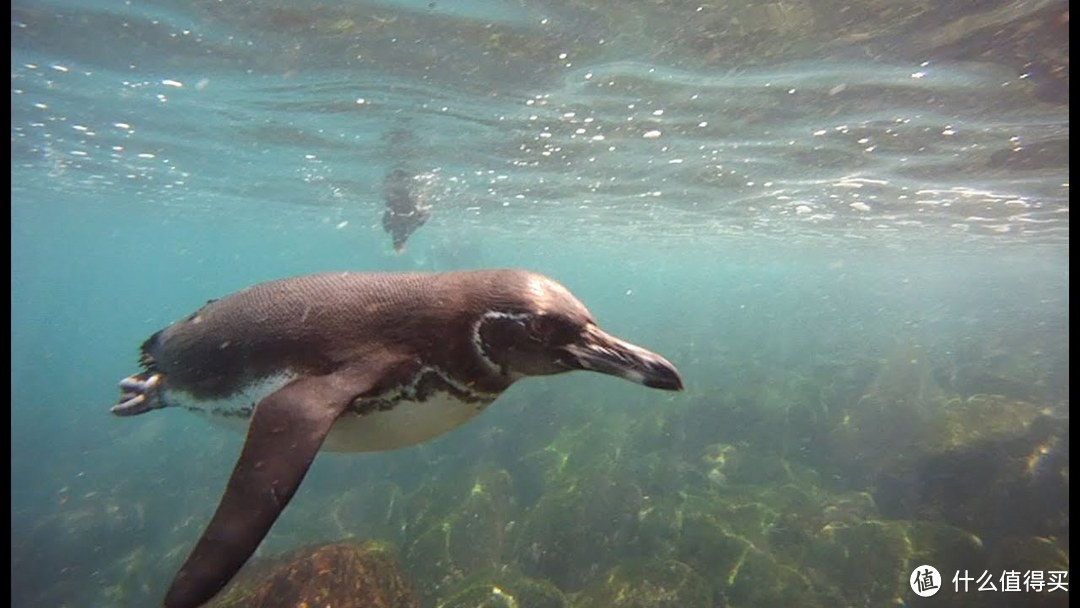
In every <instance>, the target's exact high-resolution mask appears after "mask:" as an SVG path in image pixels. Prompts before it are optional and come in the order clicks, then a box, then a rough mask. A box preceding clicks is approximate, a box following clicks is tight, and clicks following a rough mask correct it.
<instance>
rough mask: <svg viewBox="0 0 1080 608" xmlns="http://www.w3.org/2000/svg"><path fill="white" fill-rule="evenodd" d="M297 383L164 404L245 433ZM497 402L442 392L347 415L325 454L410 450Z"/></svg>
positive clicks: (284, 380) (264, 382) (176, 396)
mask: <svg viewBox="0 0 1080 608" xmlns="http://www.w3.org/2000/svg"><path fill="white" fill-rule="evenodd" d="M296 378H297V375H296V374H293V373H282V374H278V375H275V376H271V377H267V378H263V379H261V380H259V381H258V382H255V383H252V384H251V385H249V386H247V387H246V388H244V390H242V391H240V392H238V393H236V394H234V395H230V396H229V397H227V398H222V399H213V400H207V399H195V398H194V397H192V396H191V395H190V394H189V393H186V392H183V391H176V390H168V389H166V391H165V393H164V398H165V400H166V402H167V403H168V404H169V405H170V406H178V407H182V408H185V409H188V410H192V411H195V412H198V413H200V414H205V415H206V416H207V417H208V418H209V419H210V420H211V421H212V422H213V423H214V424H217V425H219V426H222V427H225V428H228V429H231V430H234V431H237V432H241V433H243V432H245V431H246V430H247V424H248V422H249V420H250V418H251V412H252V411H253V410H254V408H255V404H257V403H258V402H259V401H261V400H262V399H263V398H264V397H266V396H267V395H269V394H271V393H273V392H275V391H277V390H279V389H281V388H282V387H284V386H285V385H286V384H288V383H290V382H292V381H293V380H295V379H296ZM493 400H494V399H492V400H491V401H493ZM491 401H472V402H467V401H460V400H458V399H456V398H454V396H453V395H451V394H450V393H446V392H438V393H435V394H433V395H431V396H430V397H429V398H428V399H427V400H426V401H413V400H408V399H402V400H401V401H398V402H397V403H395V404H394V407H393V408H391V409H385V410H373V411H369V412H366V413H364V414H356V413H353V412H349V411H347V412H345V413H344V414H343V415H342V416H341V418H339V419H338V420H337V422H335V423H334V426H333V427H331V429H330V433H329V434H328V435H327V436H326V440H325V441H324V442H323V446H322V449H323V450H324V451H330V452H377V451H381V450H393V449H397V448H403V447H408V446H410V445H415V444H417V443H421V442H423V441H427V440H428V439H431V438H434V437H438V436H439V435H442V434H444V433H446V432H449V431H451V430H453V429H454V428H456V427H458V426H461V425H462V424H465V423H466V422H468V421H469V420H471V419H472V418H474V417H476V416H477V415H478V414H480V413H481V412H483V411H484V409H485V408H487V406H488V405H490V404H491Z"/></svg>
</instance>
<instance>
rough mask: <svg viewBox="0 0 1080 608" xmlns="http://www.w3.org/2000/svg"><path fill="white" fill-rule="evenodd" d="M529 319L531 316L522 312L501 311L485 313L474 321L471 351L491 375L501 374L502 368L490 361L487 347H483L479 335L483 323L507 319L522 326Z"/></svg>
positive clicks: (481, 338)
mask: <svg viewBox="0 0 1080 608" xmlns="http://www.w3.org/2000/svg"><path fill="white" fill-rule="evenodd" d="M531 317H532V315H530V314H528V313H523V312H501V311H498V310H491V311H488V312H485V313H484V314H483V315H481V317H480V318H479V319H477V320H476V323H473V326H472V344H473V350H475V351H476V356H477V357H479V358H480V360H481V361H483V362H484V365H485V366H486V367H487V368H488V370H489V371H491V372H493V373H496V374H501V373H502V368H501V367H499V364H498V363H495V361H493V360H492V359H491V356H490V355H488V352H487V347H486V346H485V345H484V337H483V336H481V335H480V328H481V327H483V325H484V323H485V322H487V321H490V320H491V319H508V320H511V321H517V322H518V323H522V324H524V323H526V322H527V321H528V320H529V319H530V318H531Z"/></svg>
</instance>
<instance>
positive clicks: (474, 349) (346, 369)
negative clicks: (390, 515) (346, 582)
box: [112, 270, 683, 608]
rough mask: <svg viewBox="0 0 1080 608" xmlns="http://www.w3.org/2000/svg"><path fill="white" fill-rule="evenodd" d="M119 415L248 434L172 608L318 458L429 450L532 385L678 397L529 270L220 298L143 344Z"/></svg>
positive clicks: (257, 289) (217, 575)
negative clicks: (581, 376) (611, 381)
mask: <svg viewBox="0 0 1080 608" xmlns="http://www.w3.org/2000/svg"><path fill="white" fill-rule="evenodd" d="M141 363H142V367H143V371H142V372H140V373H138V374H135V375H133V376H130V377H128V378H125V379H124V380H122V381H120V389H121V393H122V394H121V397H120V400H119V402H118V403H117V404H116V405H115V406H113V408H112V412H113V413H114V414H117V415H120V416H131V415H136V414H142V413H145V412H148V411H151V410H154V409H158V408H162V407H184V408H188V409H192V410H196V411H201V412H204V413H207V414H209V415H214V416H225V417H229V418H232V419H234V420H235V419H239V420H247V421H248V423H247V438H246V440H245V442H244V446H243V448H242V450H241V452H240V457H239V459H238V460H237V462H236V465H235V467H234V469H233V472H232V475H231V477H230V479H229V481H228V484H227V486H226V488H225V492H224V495H223V496H222V498H221V502H220V504H219V505H218V508H217V511H216V512H215V513H214V516H213V518H212V519H211V521H210V524H209V525H208V526H207V528H206V530H205V531H204V532H203V534H202V537H201V538H200V539H199V541H198V543H197V544H196V545H195V548H194V550H193V551H192V553H191V555H190V556H189V557H188V559H187V562H185V563H184V565H183V567H182V568H181V569H180V572H179V573H178V574H177V576H176V578H175V579H174V580H173V583H172V586H171V587H170V589H169V591H168V593H167V595H166V598H165V606H166V607H167V608H192V607H195V606H199V605H201V604H203V603H204V602H206V601H208V600H209V599H210V598H211V597H213V596H214V595H215V594H217V593H218V591H220V590H221V589H222V588H223V587H224V586H225V585H226V584H227V583H228V582H229V580H230V579H232V577H233V575H235V574H236V572H237V571H238V570H239V569H240V567H241V566H242V565H243V564H244V562H246V561H247V559H248V558H249V557H250V556H251V554H252V553H253V552H254V551H255V549H256V547H258V545H259V543H260V542H261V541H262V539H263V537H265V536H266V534H267V532H268V531H269V530H270V527H271V526H272V525H273V523H274V521H275V520H276V519H277V518H278V515H280V514H281V511H282V510H283V509H284V508H285V506H286V505H287V504H288V503H289V500H290V499H291V498H292V496H293V494H294V493H295V492H296V489H297V487H298V486H299V485H300V482H301V480H302V479H303V478H304V475H305V474H306V473H307V470H308V467H309V466H310V465H311V462H312V460H313V459H314V458H315V454H316V453H317V452H318V451H319V450H320V449H328V450H342V451H344V450H348V451H374V450H390V449H394V448H400V447H404V446H409V445H413V444H416V443H419V442H422V441H425V440H427V439H431V438H432V437H436V436H438V435H441V434H443V433H446V432H447V431H449V430H451V429H453V428H455V427H457V426H459V425H461V424H463V423H465V422H466V421H468V420H469V419H470V418H473V417H474V416H476V415H477V414H479V413H480V412H482V411H483V410H484V409H485V408H486V407H487V406H488V405H489V404H490V403H491V402H492V401H494V400H495V399H496V398H497V397H498V396H499V395H500V394H501V393H502V392H503V391H505V390H506V389H507V388H508V387H509V386H510V385H511V384H512V383H514V382H515V381H516V380H518V379H520V378H524V377H526V376H543V375H550V374H559V373H563V372H568V371H572V370H591V371H595V372H600V373H603V374H610V375H613V376H618V377H621V378H625V379H627V380H630V381H632V382H636V383H638V384H642V385H645V386H648V387H652V388H658V389H663V390H681V389H682V387H683V383H682V379H681V377H680V376H679V372H678V371H677V370H676V369H675V367H674V366H673V365H672V364H671V363H669V362H668V361H667V360H666V359H664V358H663V357H661V356H660V355H657V354H655V353H652V352H650V351H648V350H645V349H643V348H641V347H638V346H634V345H633V344H630V343H628V342H624V341H622V340H620V339H618V338H616V337H614V336H612V335H610V334H608V333H606V332H604V331H603V330H601V329H600V327H599V326H597V324H596V321H595V320H594V319H593V317H592V315H590V314H589V311H588V310H586V309H585V306H583V305H582V304H581V302H579V301H578V300H577V298H575V297H574V296H573V294H571V293H570V292H569V291H568V290H567V289H566V288H565V287H563V286H562V285H560V284H559V283H557V282H555V281H554V280H552V279H550V278H547V277H545V276H542V275H538V274H534V273H531V272H526V271H522V270H479V271H465V272H451V273H442V274H438V273H434V274H424V273H406V274H389V273H387V274H383V273H347V272H342V273H328V274H316V275H308V276H301V277H295V278H290V279H283V280H279V281H272V282H269V283H261V284H258V285H255V286H253V287H249V288H247V289H244V290H243V291H240V292H237V293H235V294H233V295H230V296H227V297H225V298H222V299H219V300H214V301H211V302H210V303H208V304H207V305H206V306H204V307H203V308H201V309H200V310H199V311H197V312H196V313H194V314H192V315H191V316H189V317H187V318H186V319H184V320H182V321H179V322H177V323H174V324H173V325H170V326H169V327H167V328H165V329H163V330H161V331H159V332H157V333H155V334H154V335H153V336H151V337H150V338H149V339H148V340H147V341H146V342H145V343H144V344H143V345H142V358H141Z"/></svg>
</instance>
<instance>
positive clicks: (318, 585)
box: [211, 542, 420, 608]
mask: <svg viewBox="0 0 1080 608" xmlns="http://www.w3.org/2000/svg"><path fill="white" fill-rule="evenodd" d="M211 606H214V607H215V608H231V607H236V608H240V607H243V608H277V607H281V608H285V607H290V608H292V607H295V606H312V607H315V606H333V607H334V608H419V606H420V604H419V603H418V602H417V600H416V597H415V596H414V595H413V592H412V589H411V588H410V585H409V582H408V581H407V579H406V578H405V575H404V573H403V572H402V570H401V567H400V565H399V564H398V560H397V557H396V556H395V554H394V552H393V550H392V549H390V547H389V546H388V545H385V544H383V543H377V542H367V543H363V544H353V543H337V544H331V545H323V546H319V547H313V548H307V549H301V550H298V551H294V552H292V553H290V554H288V555H286V556H284V557H281V558H278V559H275V560H273V561H272V562H271V563H263V564H256V565H255V567H253V568H251V569H248V570H246V571H245V572H244V573H243V574H242V575H241V576H240V577H239V578H238V579H237V582H236V583H235V584H234V585H233V586H232V587H231V588H230V589H229V590H228V591H226V592H225V593H224V594H223V595H222V596H221V597H220V598H219V599H218V600H216V601H215V602H213V603H212V604H211Z"/></svg>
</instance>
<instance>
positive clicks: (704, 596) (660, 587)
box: [573, 560, 713, 608]
mask: <svg viewBox="0 0 1080 608" xmlns="http://www.w3.org/2000/svg"><path fill="white" fill-rule="evenodd" d="M712 605H713V603H712V590H711V589H710V588H709V584H708V583H706V582H705V579H703V578H702V577H701V575H700V574H698V573H697V572H695V571H694V569H693V568H691V567H690V566H688V565H686V564H684V563H682V562H677V561H671V560H668V561H659V560H652V561H635V562H629V563H625V564H621V565H619V566H616V567H615V568H613V569H611V570H610V571H608V573H607V574H605V575H604V577H603V579H602V580H600V581H597V582H596V583H594V584H592V585H590V586H589V587H588V588H587V589H586V590H585V591H582V592H581V594H580V595H578V597H577V598H576V599H575V600H574V604H573V606H574V608H711V607H712Z"/></svg>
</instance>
